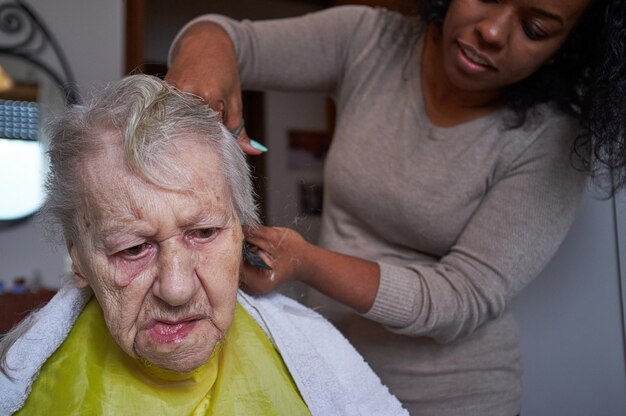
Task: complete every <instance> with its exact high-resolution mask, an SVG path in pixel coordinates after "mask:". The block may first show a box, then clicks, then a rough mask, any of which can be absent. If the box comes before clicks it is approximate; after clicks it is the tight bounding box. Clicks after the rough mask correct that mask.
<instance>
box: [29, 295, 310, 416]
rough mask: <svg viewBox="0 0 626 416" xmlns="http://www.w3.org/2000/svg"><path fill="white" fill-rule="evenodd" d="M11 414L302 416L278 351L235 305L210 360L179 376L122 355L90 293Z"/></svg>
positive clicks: (302, 408)
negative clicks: (56, 348)
mask: <svg viewBox="0 0 626 416" xmlns="http://www.w3.org/2000/svg"><path fill="white" fill-rule="evenodd" d="M17 414H18V415H45V416H51V415H115V416H119V415H142V416H148V415H149V416H153V415H220V416H222V415H289V416H291V415H310V412H309V410H308V408H307V406H306V404H305V403H304V401H303V400H302V397H301V396H300V393H299V392H298V388H297V387H296V385H295V383H294V381H293V379H292V378H291V376H290V374H289V370H287V368H286V366H285V364H284V363H283V360H282V359H281V357H280V354H279V353H278V352H277V351H276V349H275V348H274V346H273V345H272V344H271V342H270V341H269V339H268V338H267V336H266V335H265V333H264V332H263V330H262V329H261V328H260V327H259V326H258V325H257V324H256V322H255V321H254V320H253V319H252V318H251V317H250V315H248V314H247V313H246V311H245V310H244V309H243V308H242V307H241V306H239V305H237V309H236V311H235V317H234V320H233V324H232V326H231V327H230V329H229V330H228V333H227V334H226V337H225V339H224V340H223V341H222V343H221V344H220V346H219V347H216V349H215V350H214V351H213V355H212V356H211V359H209V361H207V363H205V364H204V365H202V366H201V367H200V368H198V369H196V370H194V371H193V372H191V373H187V374H179V373H173V372H170V371H166V370H163V369H160V368H157V367H154V366H150V365H147V364H146V363H143V362H142V361H141V360H137V359H134V358H131V357H129V356H128V355H127V354H126V353H125V352H123V351H122V350H121V349H120V347H119V346H118V345H117V344H116V342H115V340H114V339H113V338H112V337H111V335H110V333H109V331H108V328H107V327H106V324H105V322H104V317H103V314H102V310H101V308H100V305H99V304H98V302H97V301H96V299H95V298H93V299H92V300H91V301H90V302H89V303H88V304H87V306H86V307H85V309H84V311H83V312H82V313H81V315H80V316H79V318H78V320H77V321H76V324H75V325H74V327H73V328H72V330H71V332H70V334H69V336H68V337H67V339H66V340H65V341H64V342H63V344H62V345H61V346H60V347H59V349H58V350H57V351H56V352H55V353H54V354H53V355H52V356H51V357H50V358H49V359H48V360H47V361H46V363H45V364H44V366H43V367H42V369H41V372H40V374H39V376H38V377H37V379H36V380H35V382H34V383H33V389H32V392H31V394H30V396H29V397H28V399H27V400H26V403H25V405H24V407H23V408H22V409H21V410H20V411H19V412H18V413H17Z"/></svg>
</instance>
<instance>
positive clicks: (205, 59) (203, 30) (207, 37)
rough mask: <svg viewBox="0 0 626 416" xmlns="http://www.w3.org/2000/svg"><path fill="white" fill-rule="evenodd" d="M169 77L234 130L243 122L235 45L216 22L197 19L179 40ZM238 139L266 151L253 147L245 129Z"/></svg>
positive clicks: (255, 152) (255, 151) (248, 150)
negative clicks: (197, 97) (217, 113)
mask: <svg viewBox="0 0 626 416" xmlns="http://www.w3.org/2000/svg"><path fill="white" fill-rule="evenodd" d="M165 80H166V81H167V82H169V83H170V84H172V85H174V86H175V87H177V88H178V89H180V90H181V91H185V92H189V93H192V94H195V95H198V96H199V97H201V98H202V99H203V100H204V101H206V103H207V105H208V106H209V107H211V108H212V109H214V110H215V111H218V112H219V113H220V114H221V117H222V122H223V123H224V125H225V126H226V128H227V129H229V130H230V131H234V130H236V129H237V128H238V127H239V126H241V124H242V120H243V114H242V111H243V103H242V100H241V82H240V80H239V69H238V67H237V56H236V54H235V48H234V46H233V43H232V41H231V39H230V37H229V36H228V34H227V33H226V32H225V31H224V30H223V29H222V28H221V27H220V26H219V25H217V24H216V23H213V22H197V23H195V24H193V25H192V26H190V27H189V28H188V29H187V30H186V31H185V32H184V33H183V34H182V36H181V37H180V38H179V39H178V41H177V43H176V44H175V45H174V48H173V51H172V60H171V63H170V67H169V70H168V72H167V75H166V76H165ZM237 140H238V141H239V144H240V146H241V148H242V149H243V151H244V152H246V153H247V154H250V155H258V154H260V153H262V152H261V151H260V150H258V149H256V148H254V147H252V145H251V144H250V138H249V137H248V134H247V133H246V130H245V128H244V129H242V130H241V132H240V133H239V135H238V137H237Z"/></svg>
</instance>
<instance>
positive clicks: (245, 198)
mask: <svg viewBox="0 0 626 416" xmlns="http://www.w3.org/2000/svg"><path fill="white" fill-rule="evenodd" d="M107 133H109V134H110V133H116V134H119V135H120V136H121V138H122V140H123V143H124V152H125V156H126V160H127V163H128V165H129V167H130V168H131V169H132V170H133V171H135V172H136V173H138V174H139V175H141V176H143V177H144V178H145V179H147V180H149V181H150V182H152V183H155V184H157V185H160V186H164V187H171V186H170V184H168V183H165V182H164V181H163V180H162V179H161V178H162V177H163V175H158V174H157V173H162V172H167V173H168V175H166V177H182V176H184V175H185V172H184V167H183V168H181V167H179V166H176V165H175V164H172V163H169V164H168V162H167V158H165V157H163V155H164V154H165V153H166V152H167V151H168V150H171V149H172V148H173V147H175V146H176V145H177V144H180V142H179V141H180V140H183V139H184V137H185V136H186V137H194V138H199V139H200V140H203V141H206V143H208V144H210V145H211V146H212V147H213V149H214V150H215V152H216V153H217V159H218V160H219V162H220V169H221V172H222V173H223V175H224V178H225V180H226V183H227V186H228V188H229V190H230V193H231V196H232V202H233V206H234V209H235V211H236V213H237V215H238V217H239V220H240V221H241V222H242V223H243V224H247V225H251V226H255V225H257V224H258V213H257V207H256V205H255V202H254V193H253V189H252V183H251V179H250V170H249V167H248V164H247V163H246V160H245V156H244V154H243V151H242V150H241V148H240V147H239V145H238V143H237V140H236V139H235V138H234V137H233V136H232V134H231V133H230V132H229V131H228V130H227V129H226V128H225V127H224V125H223V124H222V123H220V122H219V114H218V113H217V112H216V111H214V110H212V109H211V108H209V107H208V106H207V105H206V104H205V103H204V102H203V101H202V100H201V99H200V98H199V97H196V96H194V95H191V94H187V93H183V92H181V91H179V90H177V89H176V88H174V87H172V86H171V85H169V84H167V83H166V82H165V81H162V80H160V79H158V78H156V77H152V76H148V75H132V76H128V77H126V78H124V79H122V80H121V81H118V82H115V83H111V84H110V85H108V86H107V87H105V88H104V89H101V90H100V91H99V92H98V93H97V94H95V95H94V96H93V98H92V99H91V101H90V102H88V103H87V104H85V105H81V106H73V107H70V108H69V109H68V110H67V111H66V112H64V114H63V115H62V116H61V117H59V118H58V119H57V120H55V121H54V122H53V123H51V124H50V126H49V137H50V149H49V152H48V153H49V155H50V173H49V175H48V180H47V183H46V190H47V195H48V198H47V201H46V203H45V205H44V208H43V213H44V214H47V215H45V218H46V221H54V222H55V223H56V224H57V225H59V226H60V227H61V229H62V230H63V234H64V236H65V238H66V239H68V238H70V239H74V238H76V237H78V228H77V223H76V215H75V214H76V208H77V207H76V204H77V202H76V201H80V199H81V198H77V196H80V195H77V192H80V189H81V161H82V160H84V159H85V158H86V157H88V156H89V155H91V154H94V153H95V152H96V151H98V150H99V149H101V148H102V147H103V146H104V145H105V144H104V143H103V140H102V136H103V135H104V134H107Z"/></svg>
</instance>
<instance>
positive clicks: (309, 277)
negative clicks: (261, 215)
mask: <svg viewBox="0 0 626 416" xmlns="http://www.w3.org/2000/svg"><path fill="white" fill-rule="evenodd" d="M245 234H246V240H247V241H248V242H250V243H251V244H254V245H255V246H257V248H258V252H257V254H258V255H259V257H261V258H262V259H263V261H265V263H267V264H268V265H269V266H270V267H271V268H272V270H265V269H262V268H257V267H252V266H249V265H246V264H244V268H243V272H244V276H243V284H244V285H245V288H246V290H247V291H248V292H251V293H254V294H265V293H268V292H271V291H272V290H274V289H275V288H276V287H277V286H279V285H281V284H283V283H286V282H289V281H291V280H299V281H302V282H304V283H306V284H307V285H309V286H311V287H312V288H314V289H317V290H319V291H320V292H322V293H324V294H326V295H327V296H330V297H331V298H333V299H335V300H337V301H339V302H341V303H344V304H345V305H348V306H350V307H352V308H354V309H356V310H357V311H358V312H361V313H364V312H367V311H368V310H369V309H370V308H371V307H372V305H373V304H374V301H375V299H376V294H377V293H378V285H379V282H380V270H379V267H378V264H377V263H374V262H371V261H368V260H363V259H359V258H357V257H352V256H347V255H344V254H340V253H336V252H333V251H330V250H326V249H323V248H321V247H317V246H315V245H313V244H311V243H308V242H307V241H306V240H305V239H304V238H302V236H301V235H300V234H298V233H297V232H295V231H293V230H290V229H288V228H280V227H257V228H254V229H252V228H248V229H246V230H245Z"/></svg>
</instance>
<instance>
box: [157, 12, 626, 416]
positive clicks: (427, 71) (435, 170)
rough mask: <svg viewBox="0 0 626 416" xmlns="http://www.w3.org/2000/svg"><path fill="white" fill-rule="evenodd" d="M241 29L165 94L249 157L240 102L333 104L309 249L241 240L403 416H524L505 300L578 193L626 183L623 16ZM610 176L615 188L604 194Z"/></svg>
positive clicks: (178, 67) (302, 23) (194, 43)
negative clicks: (199, 105) (330, 324)
mask: <svg viewBox="0 0 626 416" xmlns="http://www.w3.org/2000/svg"><path fill="white" fill-rule="evenodd" d="M414 7H415V8H416V13H415V14H414V15H407V14H400V13H395V12H390V11H387V10H384V9H374V8H368V7H361V6H345V7H336V8H330V9H327V10H324V11H321V12H318V13H313V14H309V15H306V16H302V17H297V18H292V19H285V20H274V21H260V22H250V21H242V22H237V21H234V20H232V19H229V18H226V17H223V16H216V15H208V16H202V17H200V18H199V19H196V20H194V21H192V22H190V23H189V24H188V25H187V26H186V27H185V28H183V30H182V31H181V32H180V34H179V35H178V37H177V38H176V40H175V42H174V44H173V46H172V50H171V56H170V70H169V72H168V74H167V77H166V79H167V80H168V81H169V82H171V83H172V84H174V85H176V86H177V87H179V88H181V89H183V90H186V91H191V92H194V93H196V94H198V95H200V96H202V97H203V98H204V99H205V101H206V102H207V104H208V105H209V106H211V107H213V108H214V109H216V110H218V111H220V112H222V116H223V119H224V122H225V123H226V125H227V127H228V128H229V129H231V130H233V131H235V132H236V133H237V134H238V135H239V139H240V141H241V145H242V147H243V148H244V150H246V152H247V153H249V154H258V153H260V152H261V150H259V149H262V146H260V145H259V144H258V143H256V142H250V141H249V139H248V138H247V136H246V133H245V130H244V129H241V127H242V125H243V124H242V116H241V114H242V108H241V106H242V104H241V88H242V87H243V88H246V89H261V90H263V89H280V90H290V91H291V90H293V91H300V90H302V91H316V92H321V93H327V94H329V95H331V96H332V97H333V98H334V100H335V102H336V105H337V122H336V128H335V131H334V137H333V142H332V146H331V149H330V152H329V155H328V157H327V160H326V166H325V174H324V179H325V195H324V209H323V221H322V231H321V239H320V242H319V244H320V245H319V246H316V245H313V244H311V243H309V242H307V241H305V240H304V239H303V238H302V237H301V236H300V235H298V234H297V233H296V232H294V231H293V230H290V229H286V228H273V227H260V228H258V229H255V230H250V231H249V233H248V237H247V238H248V241H250V242H251V243H253V244H255V245H256V246H258V247H259V249H260V250H261V256H262V257H264V258H265V259H266V260H267V262H268V263H270V264H271V266H272V267H273V270H272V271H271V272H270V271H267V270H261V269H252V268H247V270H246V276H245V279H246V284H247V286H248V288H249V290H250V291H252V292H255V293H266V292H268V291H271V290H273V289H274V288H275V287H276V286H278V285H280V284H281V283H284V282H287V281H290V280H300V281H302V282H304V283H306V284H308V285H309V286H310V287H312V288H314V289H317V290H318V291H319V292H321V293H323V294H324V295H326V296H328V297H329V298H331V299H334V301H337V302H334V304H335V305H340V304H343V305H346V306H348V307H349V308H345V307H342V308H339V307H335V306H333V307H328V306H325V307H323V308H321V309H320V310H321V312H322V313H326V314H328V315H329V316H332V318H333V320H334V322H335V323H336V324H337V326H338V327H339V328H340V329H341V330H342V331H343V332H344V334H345V335H346V336H347V337H348V338H349V339H350V341H351V342H352V343H353V344H354V345H355V347H356V348H357V349H358V350H359V351H360V352H361V353H362V354H363V355H364V357H365V358H366V360H367V361H368V362H369V364H370V365H371V366H372V367H373V368H374V370H375V371H376V372H377V373H378V374H379V375H380V376H381V378H382V380H383V382H384V383H385V384H386V385H387V386H389V388H390V389H391V391H392V393H394V394H395V395H396V396H397V397H398V398H399V399H400V400H401V401H402V402H403V404H404V405H405V406H406V407H407V408H408V409H409V411H410V412H411V413H412V414H415V415H445V416H455V415H463V416H468V415H480V416H489V415H494V416H506V415H511V416H512V415H516V414H518V413H519V412H520V397H521V382H520V375H521V368H520V354H519V349H518V341H517V337H516V326H515V322H514V320H513V318H512V316H511V314H510V312H509V311H508V308H507V307H508V305H509V303H510V301H511V299H512V298H513V297H514V296H515V295H516V294H518V293H519V292H520V291H521V290H522V289H524V287H526V286H527V285H528V283H529V282H530V281H531V280H532V279H533V278H534V277H535V276H537V275H538V274H539V272H540V271H541V270H542V269H543V268H544V266H545V265H546V263H547V262H548V261H549V260H550V258H551V257H552V255H553V254H554V253H555V251H556V250H557V248H558V247H559V245H560V243H561V242H562V240H563V239H564V237H565V235H566V233H567V231H568V229H569V227H570V225H571V224H572V221H573V219H574V217H575V214H576V211H577V208H578V206H579V204H580V201H581V198H582V195H583V194H584V192H585V189H586V187H587V182H588V181H587V178H588V177H589V176H592V177H594V178H596V183H597V184H599V185H602V184H606V185H607V186H608V191H609V192H614V191H616V190H617V189H619V188H620V187H622V186H623V184H624V177H625V172H626V170H625V167H624V162H625V160H626V158H625V157H624V152H625V150H624V149H625V143H624V140H625V139H624V124H625V121H624V116H625V115H626V106H625V104H624V97H625V96H626V87H625V85H624V84H625V82H626V76H625V72H626V69H625V67H624V64H623V57H622V56H621V55H620V53H621V52H620V51H623V50H624V42H625V39H624V36H625V35H624V19H625V16H626V10H625V7H624V0H604V1H600V0H597V1H593V0H568V1H563V0H542V1H537V0H502V1H486V0H448V1H443V0H438V1H426V0H422V1H419V2H418V3H416V4H414ZM607 168H611V169H613V172H614V175H615V176H614V182H613V183H608V182H603V177H604V176H603V173H605V172H607V171H608V169H607Z"/></svg>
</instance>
